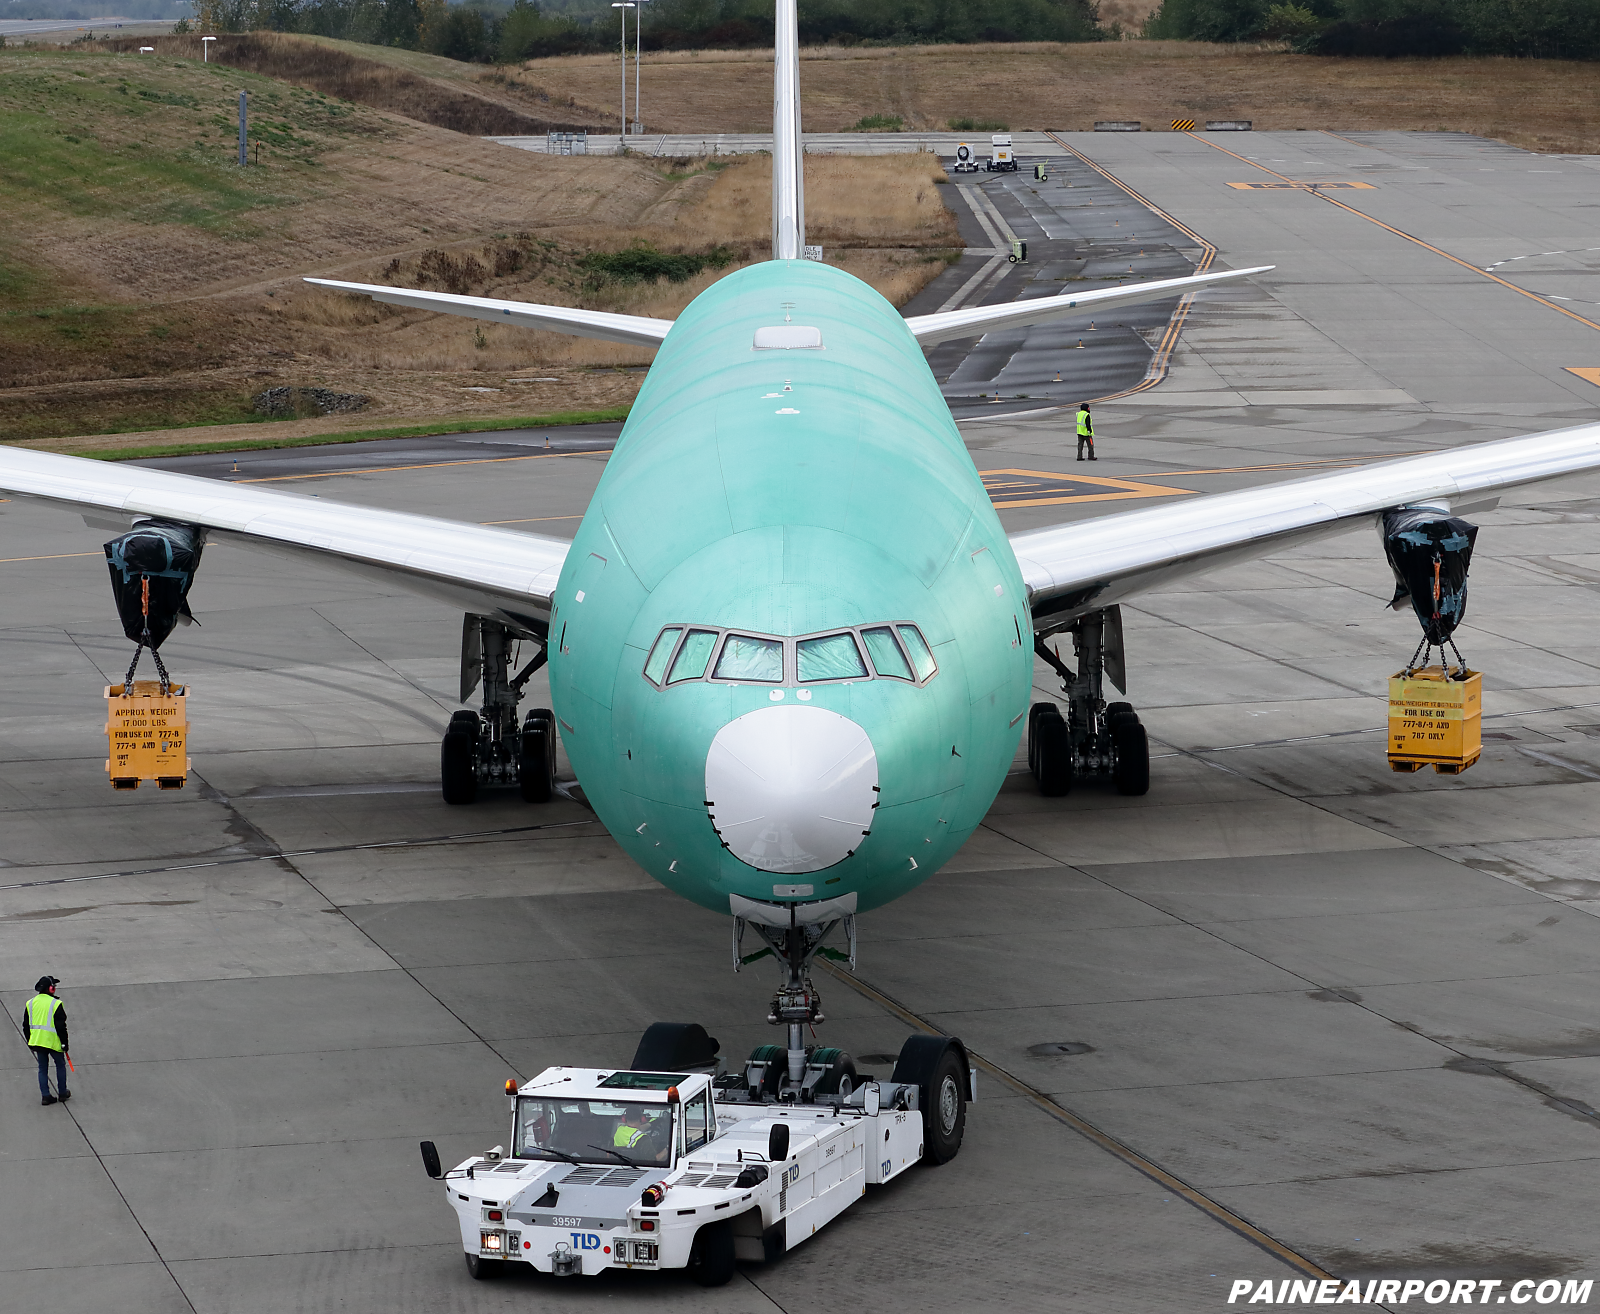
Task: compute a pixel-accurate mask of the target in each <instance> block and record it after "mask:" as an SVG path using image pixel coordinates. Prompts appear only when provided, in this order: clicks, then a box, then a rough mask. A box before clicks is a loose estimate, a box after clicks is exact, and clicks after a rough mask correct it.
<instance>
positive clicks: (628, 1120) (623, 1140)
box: [611, 1104, 650, 1150]
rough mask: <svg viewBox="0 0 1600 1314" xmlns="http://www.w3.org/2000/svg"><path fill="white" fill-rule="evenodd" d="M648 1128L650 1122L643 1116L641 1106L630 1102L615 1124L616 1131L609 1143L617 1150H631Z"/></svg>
mask: <svg viewBox="0 0 1600 1314" xmlns="http://www.w3.org/2000/svg"><path fill="white" fill-rule="evenodd" d="M649 1130H650V1122H649V1119H648V1118H646V1117H645V1112H644V1109H643V1107H642V1106H640V1105H638V1104H630V1105H629V1106H628V1107H627V1109H625V1110H624V1111H623V1114H622V1121H621V1122H619V1123H618V1124H617V1130H616V1133H615V1134H614V1135H613V1136H612V1137H611V1144H612V1145H613V1146H615V1147H616V1148H617V1149H619V1150H631V1149H632V1148H633V1147H634V1146H635V1145H637V1144H638V1143H639V1142H640V1140H641V1139H643V1137H644V1134H645V1133H646V1132H647V1131H649Z"/></svg>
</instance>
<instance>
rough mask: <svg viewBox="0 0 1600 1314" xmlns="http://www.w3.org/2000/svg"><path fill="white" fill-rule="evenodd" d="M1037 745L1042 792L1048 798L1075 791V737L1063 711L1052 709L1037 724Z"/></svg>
mask: <svg viewBox="0 0 1600 1314" xmlns="http://www.w3.org/2000/svg"><path fill="white" fill-rule="evenodd" d="M1034 732H1035V736H1036V738H1037V739H1038V741H1039V745H1038V748H1037V750H1036V751H1037V754H1038V763H1039V765H1038V770H1037V772H1036V775H1037V776H1038V779H1039V792H1040V793H1041V794H1043V795H1044V796H1045V797H1046V798H1062V797H1064V796H1065V795H1067V794H1069V793H1071V791H1072V740H1071V738H1070V737H1069V736H1068V734H1067V723H1066V721H1065V720H1064V719H1063V718H1062V716H1061V713H1060V712H1058V711H1056V710H1055V709H1054V708H1051V709H1050V710H1049V711H1048V712H1042V713H1040V715H1039V719H1038V720H1037V721H1036V722H1035V723H1034Z"/></svg>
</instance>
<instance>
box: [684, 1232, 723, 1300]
mask: <svg viewBox="0 0 1600 1314" xmlns="http://www.w3.org/2000/svg"><path fill="white" fill-rule="evenodd" d="M688 1267H689V1276H690V1277H692V1278H693V1279H694V1280H695V1281H696V1282H698V1283H699V1284H700V1285H701V1286H702V1287H722V1286H726V1285H727V1284H728V1279H729V1278H731V1277H732V1276H733V1224H732V1222H730V1221H727V1220H723V1221H721V1222H716V1223H707V1224H706V1225H705V1226H704V1227H702V1228H701V1229H700V1230H699V1231H698V1232H696V1233H695V1234H694V1245H693V1246H692V1247H691V1248H690V1250H689V1265H688Z"/></svg>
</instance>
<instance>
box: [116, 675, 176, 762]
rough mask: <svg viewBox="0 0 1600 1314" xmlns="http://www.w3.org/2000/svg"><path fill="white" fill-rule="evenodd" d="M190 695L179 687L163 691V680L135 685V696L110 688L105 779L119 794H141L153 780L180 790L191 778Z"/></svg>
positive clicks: (144, 681) (143, 681)
mask: <svg viewBox="0 0 1600 1314" xmlns="http://www.w3.org/2000/svg"><path fill="white" fill-rule="evenodd" d="M188 692H189V691H188V690H187V689H186V688H185V687H184V686H183V685H181V684H175V685H173V686H171V688H170V689H168V691H167V692H166V693H164V694H163V693H162V692H161V682H160V681H159V680H135V681H134V682H133V693H132V694H131V695H126V696H125V695H124V694H123V690H122V686H121V685H120V684H109V685H107V686H106V740H107V742H108V744H109V746H110V750H111V755H110V756H109V757H108V758H106V774H107V775H109V776H110V777H111V784H112V787H113V788H115V789H138V788H139V782H140V781H141V780H153V781H155V782H156V785H157V786H158V787H159V788H161V789H182V788H183V782H184V780H185V779H186V778H187V776H188V774H189V758H188V755H187V753H186V741H187V734H188V706H187V704H188V697H187V695H188Z"/></svg>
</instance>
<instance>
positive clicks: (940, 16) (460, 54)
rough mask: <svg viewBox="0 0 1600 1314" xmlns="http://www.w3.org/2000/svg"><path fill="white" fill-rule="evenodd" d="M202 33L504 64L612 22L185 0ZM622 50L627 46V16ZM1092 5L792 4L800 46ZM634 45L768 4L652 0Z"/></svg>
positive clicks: (1090, 20)
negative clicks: (284, 37)
mask: <svg viewBox="0 0 1600 1314" xmlns="http://www.w3.org/2000/svg"><path fill="white" fill-rule="evenodd" d="M195 9H196V24H195V26H196V27H197V28H198V29H199V30H201V31H205V32H250V31H273V32H303V33H307V34H310V35H314V36H328V37H340V38H343V39H345V40H349V41H362V42H367V43H370V44H374V45H386V46H399V47H402V48H404V49H407V50H426V51H428V52H429V53H431V54H436V55H444V56H446V57H448V58H450V59H460V60H467V61H472V62H478V63H491V62H497V63H515V62H518V61H520V60H524V59H538V58H541V57H543V56H547V55H570V54H580V53H585V52H601V51H609V50H614V49H616V47H617V44H618V42H619V40H620V35H621V26H620V23H619V22H618V19H617V13H616V11H615V10H613V9H612V8H611V6H610V5H609V4H585V3H582V0H568V2H567V3H566V4H563V3H562V0H554V3H547V4H546V5H545V6H543V7H541V6H540V5H539V4H536V3H534V2H533V0H515V3H512V4H510V5H509V6H508V5H506V4H504V3H503V0H468V3H465V4H449V3H447V0H196V5H195ZM628 30H629V44H630V45H632V44H633V26H632V21H631V16H630V22H629V29H628ZM1104 36H1105V33H1104V32H1103V31H1102V30H1101V28H1100V25H1099V22H1098V16H1097V14H1096V8H1095V0H800V40H801V43H802V44H805V45H825V44H828V43H834V44H844V45H860V44H872V45H908V44H933V43H942V42H959V43H965V42H974V41H1098V40H1101V39H1102V38H1103V37H1104ZM642 44H643V46H644V48H645V49H646V50H680V49H696V50H706V49H718V48H723V49H726V48H740V47H753V48H761V47H767V46H771V44H772V4H771V0H655V3H653V4H651V5H650V6H649V7H648V8H647V9H646V10H645V21H644V31H643V34H642Z"/></svg>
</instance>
